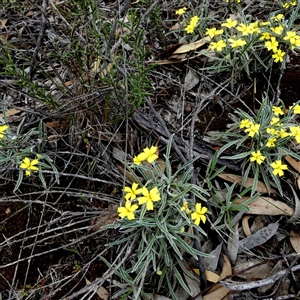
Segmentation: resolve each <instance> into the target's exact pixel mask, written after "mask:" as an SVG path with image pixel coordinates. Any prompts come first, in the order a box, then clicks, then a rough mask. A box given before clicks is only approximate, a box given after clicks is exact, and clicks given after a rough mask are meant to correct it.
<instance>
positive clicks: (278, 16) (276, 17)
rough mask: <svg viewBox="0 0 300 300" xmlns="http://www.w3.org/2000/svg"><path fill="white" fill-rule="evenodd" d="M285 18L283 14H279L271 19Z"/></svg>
mask: <svg viewBox="0 0 300 300" xmlns="http://www.w3.org/2000/svg"><path fill="white" fill-rule="evenodd" d="M283 18H284V15H283V14H278V15H277V16H273V17H272V18H271V19H272V20H274V21H280V20H282V19H283Z"/></svg>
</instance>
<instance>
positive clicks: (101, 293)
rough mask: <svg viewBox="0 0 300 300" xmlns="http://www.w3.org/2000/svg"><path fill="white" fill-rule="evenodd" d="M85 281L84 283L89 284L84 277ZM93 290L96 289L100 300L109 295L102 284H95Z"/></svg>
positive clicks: (105, 299) (106, 299)
mask: <svg viewBox="0 0 300 300" xmlns="http://www.w3.org/2000/svg"><path fill="white" fill-rule="evenodd" d="M85 282H86V285H89V284H91V282H90V281H89V280H88V279H87V278H86V277H85ZM94 290H95V291H96V293H97V295H98V296H99V297H100V299H101V300H108V298H109V297H110V296H111V295H110V294H109V292H108V291H107V290H106V289H105V288H104V287H103V286H100V287H97V286H96V287H95V288H94Z"/></svg>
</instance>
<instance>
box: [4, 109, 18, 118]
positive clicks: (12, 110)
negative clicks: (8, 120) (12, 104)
mask: <svg viewBox="0 0 300 300" xmlns="http://www.w3.org/2000/svg"><path fill="white" fill-rule="evenodd" d="M19 112H20V110H17V109H15V108H10V109H8V110H7V111H6V112H5V115H6V116H7V117H10V116H14V115H16V114H18V113H19ZM0 118H4V114H0Z"/></svg>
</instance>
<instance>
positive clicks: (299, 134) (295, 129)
mask: <svg viewBox="0 0 300 300" xmlns="http://www.w3.org/2000/svg"><path fill="white" fill-rule="evenodd" d="M290 131H291V135H292V136H293V137H294V138H295V139H296V141H297V143H300V127H299V126H291V127H290Z"/></svg>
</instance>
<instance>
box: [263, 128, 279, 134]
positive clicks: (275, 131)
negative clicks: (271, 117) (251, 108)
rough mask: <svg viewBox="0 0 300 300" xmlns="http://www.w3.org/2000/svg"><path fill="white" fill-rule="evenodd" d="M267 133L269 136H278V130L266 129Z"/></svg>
mask: <svg viewBox="0 0 300 300" xmlns="http://www.w3.org/2000/svg"><path fill="white" fill-rule="evenodd" d="M266 131H267V133H269V134H271V135H277V134H278V130H276V129H275V128H270V127H268V128H267V129H266Z"/></svg>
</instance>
